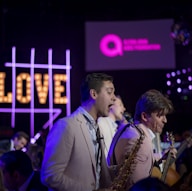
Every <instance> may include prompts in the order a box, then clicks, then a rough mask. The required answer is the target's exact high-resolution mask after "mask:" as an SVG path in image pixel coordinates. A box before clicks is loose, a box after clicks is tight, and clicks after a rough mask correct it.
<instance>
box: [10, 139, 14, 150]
mask: <svg viewBox="0 0 192 191" xmlns="http://www.w3.org/2000/svg"><path fill="white" fill-rule="evenodd" d="M14 150H15V148H14V142H13V140H12V139H11V145H10V151H14Z"/></svg>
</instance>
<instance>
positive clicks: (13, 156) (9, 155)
mask: <svg viewBox="0 0 192 191" xmlns="http://www.w3.org/2000/svg"><path fill="white" fill-rule="evenodd" d="M0 161H1V162H2V163H3V164H4V165H5V169H6V171H7V172H9V173H10V174H12V173H14V172H15V171H18V172H19V173H20V174H21V175H23V176H25V177H29V176H30V175H31V173H32V172H33V167H32V163H31V159H30V158H29V156H28V155H27V154H26V153H25V152H23V151H20V150H15V151H9V152H6V153H4V154H3V155H2V156H1V157H0Z"/></svg>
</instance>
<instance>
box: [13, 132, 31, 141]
mask: <svg viewBox="0 0 192 191" xmlns="http://www.w3.org/2000/svg"><path fill="white" fill-rule="evenodd" d="M15 138H18V139H21V138H25V139H26V140H27V142H29V135H28V134H27V133H25V132H24V131H18V132H17V133H15V134H14V135H13V138H12V139H15Z"/></svg>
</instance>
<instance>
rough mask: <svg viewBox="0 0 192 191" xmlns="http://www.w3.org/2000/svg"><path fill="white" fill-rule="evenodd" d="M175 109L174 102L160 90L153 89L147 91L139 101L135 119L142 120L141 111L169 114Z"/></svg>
mask: <svg viewBox="0 0 192 191" xmlns="http://www.w3.org/2000/svg"><path fill="white" fill-rule="evenodd" d="M172 111H173V104H172V102H171V100H169V99H168V98H167V97H166V96H164V95H163V94H162V93H161V92H160V91H158V90H155V89H151V90H148V91H147V92H145V93H144V94H143V95H141V97H140V98H139V100H138V101H137V104H136V108H135V116H134V120H138V121H140V120H141V113H142V112H145V113H146V114H148V115H150V114H151V113H153V112H157V113H158V115H167V114H169V113H171V112H172Z"/></svg>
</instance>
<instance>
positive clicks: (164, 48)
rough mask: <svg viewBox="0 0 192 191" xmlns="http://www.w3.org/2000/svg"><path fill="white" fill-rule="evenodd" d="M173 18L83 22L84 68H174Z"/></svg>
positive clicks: (88, 69) (91, 69)
mask: <svg viewBox="0 0 192 191" xmlns="http://www.w3.org/2000/svg"><path fill="white" fill-rule="evenodd" d="M172 24H173V20H172V19H163V20H148V21H129V22H86V25H85V29H86V31H85V32H86V33H85V34H86V36H85V38H86V53H85V57H86V70H87V71H94V70H123V69H174V68H175V65H176V64H175V49H174V42H173V40H172V39H171V37H170V27H171V25H172Z"/></svg>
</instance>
